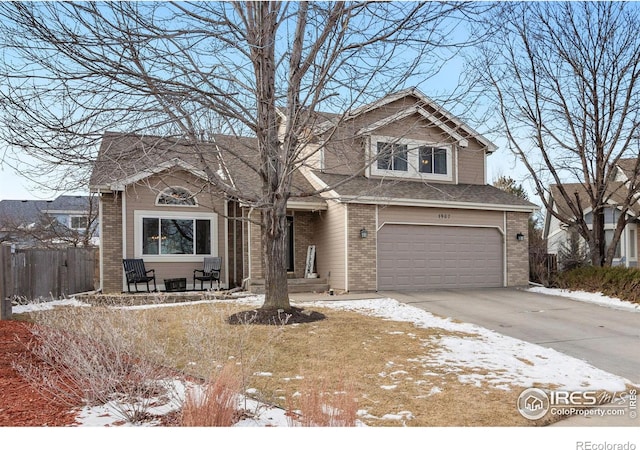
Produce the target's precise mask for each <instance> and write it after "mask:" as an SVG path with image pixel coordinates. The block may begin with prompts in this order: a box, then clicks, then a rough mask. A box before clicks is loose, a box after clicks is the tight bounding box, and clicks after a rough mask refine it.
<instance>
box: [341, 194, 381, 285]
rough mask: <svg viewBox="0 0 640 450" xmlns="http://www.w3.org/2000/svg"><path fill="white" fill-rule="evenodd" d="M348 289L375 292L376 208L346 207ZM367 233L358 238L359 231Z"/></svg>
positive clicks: (372, 206)
mask: <svg viewBox="0 0 640 450" xmlns="http://www.w3.org/2000/svg"><path fill="white" fill-rule="evenodd" d="M347 215H348V225H347V233H348V235H347V242H348V244H347V245H348V257H347V259H348V265H347V271H348V272H347V273H348V289H349V291H351V292H355V291H375V290H376V289H377V280H376V277H377V272H376V270H377V267H376V259H377V254H376V253H377V249H376V206H374V205H359V204H350V205H349V206H348V212H347ZM362 228H365V229H366V230H367V232H368V236H367V237H366V238H361V237H360V230H361V229H362Z"/></svg>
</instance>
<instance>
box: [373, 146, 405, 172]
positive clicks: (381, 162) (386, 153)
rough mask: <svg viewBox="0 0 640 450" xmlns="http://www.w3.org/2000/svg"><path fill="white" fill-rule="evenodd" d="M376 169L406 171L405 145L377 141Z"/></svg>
mask: <svg viewBox="0 0 640 450" xmlns="http://www.w3.org/2000/svg"><path fill="white" fill-rule="evenodd" d="M377 144H378V169H382V170H402V171H403V172H406V171H407V168H408V161H407V146H406V145H405V144H391V143H388V142H378V143H377Z"/></svg>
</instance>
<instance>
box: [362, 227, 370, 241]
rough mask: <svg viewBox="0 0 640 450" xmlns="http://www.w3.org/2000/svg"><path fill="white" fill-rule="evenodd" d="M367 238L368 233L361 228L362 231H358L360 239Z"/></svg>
mask: <svg viewBox="0 0 640 450" xmlns="http://www.w3.org/2000/svg"><path fill="white" fill-rule="evenodd" d="M367 236H369V232H368V231H367V230H366V229H365V228H364V227H362V229H361V230H360V237H361V238H362V239H366V238H367Z"/></svg>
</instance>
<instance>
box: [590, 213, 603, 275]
mask: <svg viewBox="0 0 640 450" xmlns="http://www.w3.org/2000/svg"><path fill="white" fill-rule="evenodd" d="M605 249H606V243H605V239H604V210H602V209H598V210H597V211H596V210H594V213H593V246H592V248H591V249H590V250H591V263H592V264H593V265H594V266H595V267H602V266H604V265H605Z"/></svg>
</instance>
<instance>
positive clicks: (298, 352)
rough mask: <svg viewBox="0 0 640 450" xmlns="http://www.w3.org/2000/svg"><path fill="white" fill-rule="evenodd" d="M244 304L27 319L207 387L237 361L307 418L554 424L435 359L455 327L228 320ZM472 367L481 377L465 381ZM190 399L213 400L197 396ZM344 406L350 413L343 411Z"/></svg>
mask: <svg viewBox="0 0 640 450" xmlns="http://www.w3.org/2000/svg"><path fill="white" fill-rule="evenodd" d="M246 309H247V306H246V305H238V304H235V303H233V302H228V303H224V302H223V303H211V304H193V305H181V306H176V307H164V308H157V309H145V310H113V309H106V308H96V307H91V308H86V312H85V311H84V309H79V308H73V309H67V310H65V312H62V311H61V312H57V313H55V314H51V313H50V312H45V313H39V314H37V315H33V316H32V318H31V319H32V320H34V321H36V322H39V323H45V324H47V325H50V326H55V325H56V324H55V322H56V321H57V320H58V321H59V320H61V319H62V320H61V322H60V324H59V325H60V326H61V327H62V329H64V330H67V331H68V330H74V333H77V335H78V336H86V337H87V338H90V339H92V340H97V341H100V340H107V341H109V340H111V339H115V341H116V342H118V341H119V340H120V339H122V340H124V341H126V345H122V346H116V348H118V349H122V350H118V351H119V352H120V351H122V352H123V353H126V354H127V355H135V356H136V357H137V358H140V360H144V361H149V362H150V363H152V364H153V365H154V366H161V367H169V368H172V369H176V370H179V371H181V372H182V373H185V374H188V375H192V376H195V377H198V378H200V379H202V380H208V384H209V385H214V386H215V385H216V376H215V374H223V373H224V375H223V376H224V377H227V374H226V372H223V368H225V367H230V366H233V367H234V370H235V371H236V372H235V375H234V377H235V378H237V381H238V384H237V385H236V386H235V388H236V389H235V390H237V391H238V394H244V393H247V392H250V393H251V395H252V396H254V397H256V399H257V400H261V401H263V402H266V403H269V404H276V405H279V406H281V407H282V408H285V409H289V410H290V412H291V417H292V419H295V420H296V421H297V422H296V423H297V424H302V425H312V424H314V425H320V426H328V425H327V424H332V425H331V426H338V420H339V421H340V424H342V425H344V426H352V425H353V424H354V423H355V419H354V411H355V409H356V407H357V411H358V420H360V421H361V422H362V423H364V424H365V425H368V426H403V425H404V426H536V425H541V424H545V423H547V422H548V420H547V421H545V420H540V421H537V422H531V421H528V420H526V419H524V418H523V417H521V416H520V414H519V413H518V411H517V409H516V401H517V397H518V395H519V394H520V392H521V391H522V390H523V389H524V387H521V386H505V385H504V384H503V385H502V386H501V387H500V388H498V387H496V386H494V385H493V384H492V383H491V382H490V381H489V380H490V378H491V374H488V373H483V372H482V371H481V370H477V369H464V368H456V369H453V368H452V367H450V366H448V365H447V364H441V363H436V362H434V361H435V359H434V355H435V354H436V353H437V352H438V350H439V340H440V339H441V338H442V337H446V336H451V335H454V334H455V333H452V332H449V331H447V330H443V329H437V328H430V329H425V328H418V327H416V326H414V325H413V324H411V323H406V322H395V321H391V320H383V319H380V318H375V317H371V316H367V315H362V314H358V313H355V312H346V311H336V310H332V309H329V308H327V309H323V308H314V309H315V310H317V311H319V312H321V313H323V314H325V315H326V319H325V320H322V321H319V322H314V323H308V324H294V325H286V326H265V325H229V324H227V323H226V321H225V319H226V318H227V317H229V315H231V314H234V313H237V312H240V311H243V310H246ZM79 310H80V311H81V312H78V311H79ZM53 316H55V320H53V318H52V317H53ZM96 321H97V322H101V323H96ZM114 336H115V337H114ZM458 336H460V337H469V338H472V337H473V336H470V335H469V336H466V335H460V334H458ZM212 374H214V375H212ZM150 375H152V376H154V377H155V378H158V377H157V376H156V375H154V374H152V373H150ZM469 375H474V376H475V379H476V380H477V382H476V383H469V382H465V381H464V378H463V377H464V376H469ZM527 387H529V386H527ZM232 390H233V389H232ZM193 400H194V399H193V398H192V399H191V400H190V401H193ZM214 404H215V402H214ZM240 406H241V407H242V405H240ZM189 407H193V408H194V410H198V409H199V408H207V407H208V406H207V405H199V404H198V403H195V402H194V403H193V404H191V405H189ZM342 412H345V414H346V415H347V416H346V418H341V419H338V417H337V416H338V415H339V413H340V414H341V413H342ZM334 416H335V417H334ZM194 420H195V419H194ZM332 421H333V422H332ZM192 423H195V422H192Z"/></svg>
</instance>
